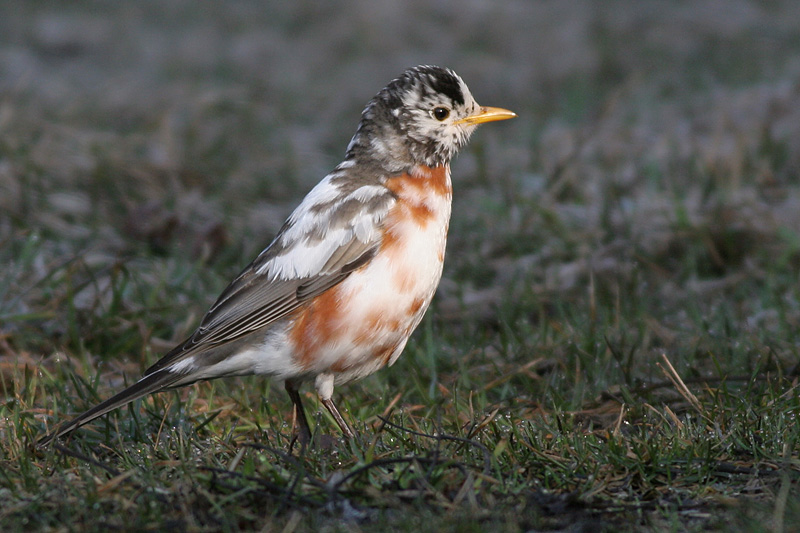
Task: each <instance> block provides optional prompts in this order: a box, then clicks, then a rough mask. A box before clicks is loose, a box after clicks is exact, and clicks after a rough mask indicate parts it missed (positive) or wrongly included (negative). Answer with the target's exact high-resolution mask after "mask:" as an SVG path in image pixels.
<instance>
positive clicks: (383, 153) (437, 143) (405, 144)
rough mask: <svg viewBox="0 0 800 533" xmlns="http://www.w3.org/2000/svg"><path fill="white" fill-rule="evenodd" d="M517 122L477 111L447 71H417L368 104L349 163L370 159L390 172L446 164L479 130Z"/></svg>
mask: <svg viewBox="0 0 800 533" xmlns="http://www.w3.org/2000/svg"><path fill="white" fill-rule="evenodd" d="M514 116H516V115H515V114H514V113H512V112H511V111H507V110H505V109H499V108H492V107H481V106H479V105H478V103H477V102H476V101H475V99H474V98H473V97H472V93H470V90H469V88H468V87H467V84H466V83H464V80H462V79H461V77H460V76H458V74H456V73H455V72H453V71H452V70H450V69H446V68H441V67H434V66H419V67H414V68H410V69H408V70H406V71H405V72H404V73H403V74H402V75H401V76H400V77H398V78H397V79H394V80H392V81H391V82H390V83H389V85H387V86H386V87H385V88H383V89H382V90H381V91H380V92H379V93H378V94H377V95H375V97H374V98H373V99H372V100H371V101H370V102H369V103H368V104H367V107H366V108H365V109H364V112H363V113H362V115H361V123H360V124H359V126H358V130H357V131H356V134H355V136H354V137H353V140H352V141H350V145H349V146H348V148H347V159H350V158H355V159H357V160H359V159H360V160H364V159H372V160H377V162H378V163H379V164H380V165H381V166H382V167H383V168H385V169H387V170H390V171H401V170H406V169H407V168H409V167H412V166H416V165H425V166H428V167H437V166H441V165H444V164H447V163H449V162H450V160H451V159H452V158H453V156H454V155H455V154H456V153H457V152H458V151H459V150H460V149H461V148H462V147H463V146H464V145H465V144H466V143H467V141H468V140H469V137H470V135H472V132H473V131H475V128H476V127H477V125H478V124H480V123H482V122H489V121H492V120H504V119H507V118H512V117H514Z"/></svg>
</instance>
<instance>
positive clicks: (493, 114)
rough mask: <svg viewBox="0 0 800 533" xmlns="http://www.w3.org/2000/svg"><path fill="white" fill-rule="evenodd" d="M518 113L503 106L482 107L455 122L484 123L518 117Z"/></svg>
mask: <svg viewBox="0 0 800 533" xmlns="http://www.w3.org/2000/svg"><path fill="white" fill-rule="evenodd" d="M516 116H517V114H516V113H514V112H513V111H509V110H508V109H503V108H502V107H482V108H480V110H479V111H478V112H477V113H475V114H474V115H470V116H468V117H464V118H462V119H459V120H456V121H455V122H453V124H483V123H484V122H494V121H495V120H508V119H510V118H514V117H516Z"/></svg>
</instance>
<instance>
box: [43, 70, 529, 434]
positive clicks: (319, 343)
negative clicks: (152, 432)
mask: <svg viewBox="0 0 800 533" xmlns="http://www.w3.org/2000/svg"><path fill="white" fill-rule="evenodd" d="M515 116H516V115H515V114H514V113H513V112H511V111H508V110H506V109H500V108H495V107H481V106H479V105H478V104H477V103H476V102H475V100H474V98H473V97H472V94H470V91H469V89H468V88H467V86H466V84H465V83H464V81H463V80H462V79H461V78H460V77H459V76H458V75H457V74H456V73H455V72H453V71H452V70H449V69H445V68H440V67H434V66H419V67H414V68H410V69H408V70H406V71H405V72H404V73H403V74H402V75H401V76H400V77H399V78H397V79H395V80H392V81H391V82H390V83H389V85H387V86H386V87H385V88H384V89H382V90H381V91H380V92H379V93H378V94H377V95H376V96H375V97H374V98H373V99H372V100H371V101H370V102H369V103H368V104H367V107H366V108H365V109H364V111H363V113H362V114H361V122H360V124H359V125H358V129H357V130H356V134H355V135H354V136H353V139H352V140H351V141H350V144H349V145H348V146H347V153H346V154H345V158H344V161H342V162H341V163H340V164H339V165H338V166H337V167H336V168H335V169H333V172H331V173H330V174H328V175H327V176H325V178H323V180H322V181H321V182H319V184H317V186H316V187H314V188H313V189H312V190H311V192H309V193H308V195H307V196H306V197H305V198H304V199H303V201H302V202H301V203H300V205H299V206H298V207H297V209H295V210H294V212H293V213H292V214H291V216H289V219H288V220H287V221H286V223H285V224H284V225H283V227H282V228H281V229H280V231H279V232H278V235H277V236H276V237H275V239H274V240H273V241H272V243H271V244H270V245H269V246H267V248H266V249H265V250H264V251H263V252H261V254H259V256H258V257H257V258H256V259H255V261H253V262H252V263H251V264H250V265H249V266H247V268H245V269H244V271H243V272H242V273H241V274H239V276H238V277H237V278H236V279H234V280H233V282H232V283H231V284H230V285H228V287H227V288H226V289H225V290H224V291H223V292H222V294H221V295H220V297H219V298H218V299H217V301H216V302H215V303H214V305H212V306H211V309H209V310H208V312H207V313H206V315H205V316H204V317H203V320H202V322H201V323H200V326H199V327H198V328H197V330H196V331H195V332H194V333H193V334H192V335H191V337H189V338H188V339H187V340H186V341H185V342H183V343H182V344H180V345H178V346H176V347H175V348H174V349H173V350H172V351H170V352H169V353H168V354H167V355H165V356H164V357H163V358H162V359H161V360H160V361H158V362H157V363H156V364H154V365H153V366H151V367H150V368H148V369H147V371H145V373H144V377H142V378H141V379H140V380H139V381H137V382H136V383H135V384H134V385H132V386H130V387H128V388H127V389H125V390H123V391H122V392H120V393H118V394H117V395H115V396H113V397H111V398H109V399H108V400H106V401H104V402H102V403H101V404H99V405H97V406H95V407H93V408H91V409H89V410H88V411H86V412H85V413H83V414H81V415H79V416H77V417H76V418H74V419H72V420H71V421H69V422H67V423H65V424H63V425H62V426H61V427H59V428H58V429H56V430H55V431H53V432H51V433H49V434H48V435H46V436H44V437H42V438H41V439H40V440H39V444H45V443H48V442H50V441H52V440H53V439H55V438H57V437H59V436H61V435H63V434H65V433H68V432H70V431H72V430H74V429H76V428H78V427H80V426H82V425H84V424H86V423H88V422H90V421H92V420H94V419H95V418H97V417H99V416H101V415H103V414H105V413H107V412H109V411H111V410H112V409H116V408H117V407H120V406H122V405H125V404H127V403H129V402H132V401H134V400H136V399H137V398H140V397H142V396H144V395H146V394H150V393H152V392H158V391H162V390H165V389H171V388H174V387H181V386H184V385H188V384H190V383H194V382H195V381H199V380H206V379H213V378H219V377H225V376H242V375H248V374H260V375H267V376H272V377H274V378H277V379H281V380H284V381H285V387H286V392H288V393H289V397H290V398H291V400H292V403H293V405H294V420H295V421H296V423H297V424H298V425H299V434H298V435H297V436H298V437H299V438H300V440H301V441H302V442H307V441H308V440H309V438H310V431H309V427H308V421H307V420H306V416H305V413H304V411H303V405H302V403H301V401H300V395H299V394H298V388H299V387H300V385H301V384H302V383H303V382H305V381H314V385H315V387H316V389H317V394H318V395H319V398H320V400H321V402H322V404H323V405H324V406H325V407H326V408H327V409H328V411H329V412H330V413H331V415H332V416H333V418H334V419H335V420H336V422H337V423H338V425H339V427H340V428H341V430H342V432H343V433H344V435H345V436H347V437H353V436H354V433H353V430H352V429H350V426H348V424H347V422H345V420H344V419H343V418H342V416H341V415H340V414H339V410H338V409H337V408H336V405H334V403H333V398H332V397H333V387H334V385H340V384H343V383H347V382H349V381H353V380H356V379H360V378H363V377H365V376H368V375H370V374H372V373H373V372H375V371H377V370H378V369H380V368H382V367H383V366H386V365H391V364H393V363H394V362H395V361H396V360H397V358H398V357H399V356H400V353H401V352H402V351H403V348H404V347H405V345H406V342H407V341H408V338H409V336H410V335H411V333H412V332H413V331H414V328H416V327H417V325H418V324H419V323H420V320H422V316H423V314H424V313H425V310H426V309H427V308H428V305H429V304H430V303H431V299H432V298H433V294H434V292H435V291H436V287H437V285H438V284H439V279H440V278H441V276H442V262H443V260H444V251H445V241H446V239H447V228H448V225H449V221H450V204H451V197H452V186H451V183H450V160H451V159H452V158H453V156H454V155H455V154H456V152H458V150H459V149H460V148H462V147H463V146H464V145H465V144H466V142H467V140H468V139H469V137H470V135H471V134H472V132H473V131H474V130H475V128H476V126H477V125H478V124H481V123H483V122H490V121H494V120H505V119H509V118H512V117H515Z"/></svg>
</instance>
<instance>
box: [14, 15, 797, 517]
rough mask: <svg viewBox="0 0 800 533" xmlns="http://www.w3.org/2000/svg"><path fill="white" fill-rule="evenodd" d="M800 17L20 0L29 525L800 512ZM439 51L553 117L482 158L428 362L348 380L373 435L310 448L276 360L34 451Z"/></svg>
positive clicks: (469, 164) (208, 287) (123, 377)
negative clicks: (383, 95) (395, 81)
mask: <svg viewBox="0 0 800 533" xmlns="http://www.w3.org/2000/svg"><path fill="white" fill-rule="evenodd" d="M798 21H800V4H798V3H797V2H794V1H791V0H784V1H780V0H771V1H764V2H754V1H744V0H732V1H722V0H703V1H698V2H660V1H649V0H643V1H622V0H618V1H607V2H591V1H577V0H575V1H573V0H562V1H559V2H547V1H541V2H538V1H521V0H520V1H507V2H488V1H478V0H469V1H461V2H456V1H447V0H441V1H435V2H422V1H411V2H405V3H403V4H398V5H385V4H384V3H376V2H368V1H356V2H329V3H324V4H323V3H317V2H306V1H300V2H294V3H282V2H256V1H250V0H237V1H231V2H212V1H208V2H202V3H198V2H189V1H174V2H152V1H149V0H145V1H141V2H137V3H114V2H83V1H82V2H72V3H68V4H67V3H49V2H38V1H34V2H22V1H9V2H5V3H3V5H2V6H0V265H2V274H0V379H2V386H3V389H2V391H3V403H2V405H0V413H2V416H1V417H0V436H2V449H1V450H0V459H2V462H3V472H2V474H0V493H2V498H0V521H2V522H3V523H6V524H8V525H9V529H11V530H13V529H23V528H24V529H30V528H41V529H56V530H62V529H66V530H69V529H73V528H76V529H77V528H80V529H84V530H92V529H104V528H108V527H116V528H122V529H128V528H131V529H141V528H155V529H159V528H167V527H174V528H178V529H186V530H217V529H225V530H239V529H245V530H246V529H265V530H270V528H272V529H274V530H276V531H277V530H282V531H287V532H289V531H293V530H304V529H310V530H315V529H320V528H322V529H327V530H338V529H344V530H351V529H352V530H358V529H359V528H361V529H375V530H385V529H387V528H390V529H397V530H419V529H420V528H422V529H423V530H433V529H436V530H458V531H465V530H470V528H472V530H483V529H502V530H510V531H517V530H519V531H523V530H531V529H566V528H573V529H572V530H585V531H589V530H594V529H592V528H595V529H603V528H606V529H619V528H623V529H628V528H629V529H639V528H641V529H664V528H667V529H673V530H695V529H708V528H711V529H730V528H739V529H742V530H758V529H759V528H761V529H762V530H768V531H790V530H796V529H795V528H796V524H797V523H798V521H799V520H800V506H798V505H797V504H796V503H794V502H795V500H796V497H797V494H798V492H797V483H798V473H799V472H800V459H799V458H798V443H799V442H800V438H799V435H800V430H798V428H797V424H796V417H797V414H798V407H799V404H800V400H798V392H797V378H798V373H799V372H798V362H800V357H799V356H798V333H797V331H798V323H800V294H799V291H798V269H799V268H800V232H798V228H800V179H799V177H798V171H800V103H798V102H800V23H798ZM426 63H427V64H439V65H443V66H448V67H451V68H453V69H455V70H456V71H457V72H458V73H459V74H461V75H462V77H463V78H464V79H465V80H466V82H467V83H468V84H469V86H470V88H471V89H472V92H473V94H474V95H475V96H476V98H477V100H478V101H479V102H480V103H482V104H484V105H496V106H502V107H507V108H509V109H513V110H514V111H516V112H517V113H518V114H519V115H520V118H519V119H517V120H514V121H510V122H508V123H503V124H502V125H496V126H491V127H485V128H482V129H481V130H480V131H479V132H478V133H477V134H476V135H475V137H474V139H473V141H472V142H471V144H470V146H469V147H468V149H466V150H465V152H464V153H463V154H461V155H460V156H459V157H458V159H457V160H456V161H455V162H454V164H453V174H454V187H455V198H454V213H453V221H452V224H451V231H450V240H449V244H448V252H447V260H446V264H445V274H444V279H443V282H442V285H441V287H440V290H439V292H438V294H437V298H436V300H435V302H434V305H433V307H432V309H431V311H430V312H429V314H428V317H427V318H426V320H425V322H424V323H423V325H422V326H421V327H420V330H419V331H418V332H417V333H416V334H415V336H414V338H413V339H412V342H411V343H410V345H409V347H408V348H407V350H406V353H405V354H404V355H403V357H401V359H400V361H399V362H398V363H397V365H395V367H393V368H391V369H387V370H384V371H382V372H380V373H379V374H377V375H376V376H374V377H371V378H369V379H368V380H365V381H364V382H362V383H359V384H355V385H350V386H347V387H343V388H341V389H340V390H337V397H338V398H341V399H340V400H339V402H340V403H341V405H342V406H344V407H346V408H347V411H348V416H349V418H350V420H352V421H353V422H354V423H355V424H356V425H357V426H358V427H359V430H360V432H361V433H362V435H363V438H364V441H365V443H361V444H362V446H349V445H347V444H344V443H341V442H339V443H335V444H331V446H333V448H332V449H320V450H314V451H310V452H308V455H305V456H303V457H300V458H290V457H287V456H286V455H285V452H286V451H287V449H288V447H287V437H288V435H289V428H288V427H287V426H286V424H285V422H286V420H287V418H288V414H289V404H288V401H287V400H286V399H285V398H284V394H283V392H282V390H274V391H272V390H270V389H271V388H272V387H271V385H270V384H269V383H267V382H265V381H264V380H259V379H243V380H231V381H229V382H220V383H214V384H203V385H199V386H195V387H192V388H190V389H187V390H185V391H181V392H180V393H176V394H163V395H160V396H157V397H155V398H154V399H151V400H147V401H145V402H142V403H141V404H137V405H138V407H137V408H131V409H124V410H121V411H120V412H119V413H118V414H116V415H112V416H110V417H108V418H107V419H106V420H101V421H100V422H99V423H97V424H94V425H93V426H92V427H90V428H87V429H86V430H82V431H81V432H79V433H78V434H76V436H75V437H74V438H73V439H72V440H71V441H70V443H69V446H70V448H71V449H73V450H77V453H79V454H82V455H83V457H82V458H75V457H69V456H65V455H63V454H58V453H47V454H44V455H43V454H40V453H37V452H35V451H34V450H32V449H31V448H30V447H28V445H27V444H28V443H29V442H30V441H31V439H33V438H34V437H35V436H36V435H38V434H40V433H41V432H43V431H44V430H45V429H46V428H49V427H53V425H54V424H56V423H58V422H60V421H62V420H64V419H65V418H66V417H67V416H68V415H69V414H74V413H77V412H78V411H80V410H82V409H84V408H86V407H88V406H89V405H90V404H92V403H93V402H95V401H96V400H97V399H99V398H104V397H107V396H108V395H109V394H110V393H111V392H112V391H114V390H117V389H119V388H120V387H122V386H123V385H124V384H125V383H126V382H128V383H129V382H131V381H133V380H135V379H137V377H138V376H139V375H140V372H141V371H142V370H143V369H144V368H146V366H147V365H148V364H149V363H151V362H153V361H154V360H155V359H156V358H157V357H158V356H159V355H160V354H162V353H163V352H164V351H165V350H167V349H169V348H170V347H171V346H172V345H173V343H174V342H176V341H179V340H181V339H182V337H183V336H184V335H186V334H187V333H189V332H190V331H191V330H192V328H193V327H194V326H195V325H196V323H197V321H198V320H199V318H200V316H201V315H202V313H203V312H204V311H205V309H206V308H207V306H208V305H209V304H210V303H211V302H212V301H213V300H214V299H215V298H216V296H217V294H218V293H219V291H220V290H221V289H222V288H223V287H224V286H225V284H226V283H227V282H228V281H229V280H230V279H231V278H232V277H233V276H234V275H236V274H237V273H238V271H239V270H240V269H241V268H242V267H243V266H244V265H245V264H247V263H248V262H249V261H250V260H251V259H252V258H253V257H254V256H255V254H257V253H258V252H259V251H260V250H261V249H262V248H263V247H264V246H265V245H266V244H268V243H269V241H270V240H271V238H272V236H273V235H274V233H275V232H276V231H277V229H278V228H279V227H280V225H281V224H282V222H283V220H284V218H285V217H286V216H287V215H288V213H289V212H290V211H291V209H292V208H293V207H294V206H295V205H296V204H297V202H298V201H299V200H300V198H302V196H303V195H304V194H305V192H307V190H308V189H309V188H310V187H311V186H313V184H315V183H316V182H317V181H318V180H319V179H320V178H321V177H322V176H323V175H324V174H325V173H327V172H328V171H329V170H330V169H331V168H332V167H333V166H334V165H335V164H336V163H338V162H339V161H340V159H341V157H342V155H343V153H344V147H345V146H346V144H347V142H348V140H349V138H350V136H351V135H352V134H353V132H354V130H355V126H356V125H357V122H358V116H359V113H360V111H361V109H362V108H363V106H364V104H365V103H366V102H367V101H368V100H369V98H371V97H372V95H374V94H375V93H376V92H377V91H378V90H379V89H380V88H381V87H382V86H383V85H385V83H386V82H388V81H389V80H390V79H392V78H393V77H395V76H397V75H398V74H399V73H401V72H402V71H403V69H405V68H406V67H408V66H412V65H416V64H426ZM662 355H665V356H666V357H667V358H668V360H669V361H671V363H672V364H673V365H674V368H675V373H676V374H675V375H678V376H679V378H678V383H680V381H681V379H682V380H683V382H685V383H686V385H687V386H688V388H689V389H690V391H691V393H693V394H695V395H697V397H698V399H697V402H698V403H696V404H695V403H693V402H692V401H691V396H688V395H687V394H686V392H685V391H684V392H683V393H682V392H681V391H680V390H679V387H677V386H676V385H674V384H673V382H672V381H670V380H669V379H668V378H667V377H666V375H665V371H664V369H665V368H666V362H665V360H664V359H662ZM673 377H674V376H673ZM275 389H281V387H275ZM308 398H309V400H308V401H309V402H311V403H310V405H311V406H313V409H312V410H313V411H316V407H317V406H316V404H314V403H313V402H314V401H315V400H314V398H313V395H312V394H310V393H309V396H308ZM378 415H383V416H384V417H386V419H387V420H388V421H389V422H390V424H396V425H398V426H402V427H404V428H405V429H398V428H395V427H393V426H392V425H387V424H386V423H385V422H384V421H382V420H381V419H379V418H378ZM320 417H322V418H320ZM317 419H318V420H319V428H318V431H319V432H320V433H334V434H335V432H334V429H335V428H334V427H333V426H331V423H330V421H329V420H327V419H326V418H324V415H323V414H319V415H317ZM408 429H413V430H414V431H417V432H419V433H423V434H426V435H434V434H435V435H438V436H439V437H438V438H428V437H424V436H421V435H416V434H413V433H410V432H409V431H407V430H408ZM442 435H444V436H450V437H453V440H447V439H446V438H445V439H443V438H441V436H442ZM457 439H463V440H457ZM486 454H488V457H487V455H486ZM391 461H396V462H394V463H392V462H391ZM210 469H212V470H210ZM213 469H222V470H224V471H225V472H224V473H222V472H221V471H216V470H213ZM309 511H313V512H309ZM581 528H583V529H581ZM587 528H588V529H587Z"/></svg>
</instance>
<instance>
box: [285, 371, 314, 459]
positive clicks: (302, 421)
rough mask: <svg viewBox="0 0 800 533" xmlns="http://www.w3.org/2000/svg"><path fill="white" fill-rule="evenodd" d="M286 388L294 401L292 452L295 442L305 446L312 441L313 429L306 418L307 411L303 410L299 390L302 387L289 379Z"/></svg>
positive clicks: (290, 446)
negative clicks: (298, 441) (297, 441)
mask: <svg viewBox="0 0 800 533" xmlns="http://www.w3.org/2000/svg"><path fill="white" fill-rule="evenodd" d="M283 386H284V388H285V389H286V392H287V393H288V394H289V398H290V399H291V400H292V406H293V408H292V434H293V436H292V442H291V443H290V444H289V449H290V450H291V448H292V446H293V445H294V442H295V440H300V444H301V445H303V446H305V445H306V444H308V443H309V441H311V429H310V428H309V427H308V419H307V418H306V411H305V409H303V402H302V401H300V394H299V393H298V392H297V389H298V388H299V387H300V384H299V383H296V382H294V381H293V380H291V379H287V380H286V382H285V383H284V385H283Z"/></svg>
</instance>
